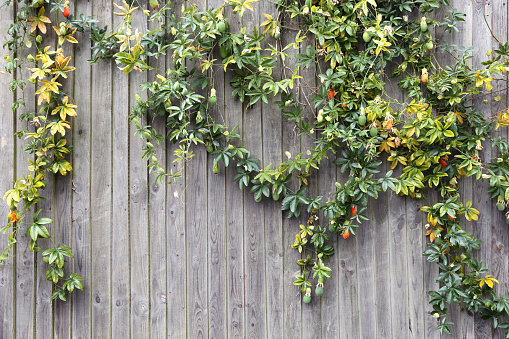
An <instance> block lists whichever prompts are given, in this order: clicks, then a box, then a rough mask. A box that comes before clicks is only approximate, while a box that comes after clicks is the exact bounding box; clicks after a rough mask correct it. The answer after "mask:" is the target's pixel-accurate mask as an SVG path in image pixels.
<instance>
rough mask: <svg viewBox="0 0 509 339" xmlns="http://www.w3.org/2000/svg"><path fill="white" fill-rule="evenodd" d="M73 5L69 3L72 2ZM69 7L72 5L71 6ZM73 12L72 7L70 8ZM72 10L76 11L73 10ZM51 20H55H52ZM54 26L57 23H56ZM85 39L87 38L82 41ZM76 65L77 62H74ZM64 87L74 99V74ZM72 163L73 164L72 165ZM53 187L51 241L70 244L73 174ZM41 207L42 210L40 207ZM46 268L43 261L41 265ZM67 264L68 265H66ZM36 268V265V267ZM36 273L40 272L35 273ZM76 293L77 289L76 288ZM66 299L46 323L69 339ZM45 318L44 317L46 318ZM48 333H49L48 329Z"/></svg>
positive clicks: (70, 48) (69, 47) (68, 48)
mask: <svg viewBox="0 0 509 339" xmlns="http://www.w3.org/2000/svg"><path fill="white" fill-rule="evenodd" d="M71 6H72V5H71ZM70 8H72V7H70ZM72 10H73V11H74V10H75V9H74V8H72ZM74 13H75V12H74ZM56 15H57V18H58V20H59V21H60V22H61V21H63V20H64V19H65V17H64V16H63V15H62V13H56ZM53 22H57V21H56V20H53ZM55 25H56V24H55ZM48 37H49V38H50V39H49V40H50V41H55V40H57V36H56V33H55V31H54V30H52V29H49V30H48ZM85 41H86V40H85ZM63 49H64V52H65V54H64V56H65V57H67V56H71V60H73V62H74V61H75V60H74V45H73V44H71V43H64V45H63ZM77 66H78V67H79V65H77ZM60 80H61V82H62V84H63V86H62V89H63V91H64V92H65V93H67V95H69V99H70V100H71V101H72V102H74V99H71V98H75V97H76V96H77V95H76V92H74V82H75V73H74V72H71V73H70V74H69V75H68V78H67V79H62V78H60ZM70 122H71V128H72V131H71V133H66V135H65V139H66V140H67V144H71V143H72V132H74V119H73V120H71V121H70ZM71 165H72V164H71ZM54 180H55V187H54V193H53V196H52V199H49V200H48V201H47V202H51V203H53V205H54V214H53V215H54V218H53V221H54V222H53V225H52V227H53V228H54V233H53V234H54V241H55V244H56V246H61V245H67V246H72V243H71V238H72V215H71V213H72V212H71V209H72V206H71V202H72V190H71V189H72V186H71V185H72V173H71V172H68V174H67V175H65V176H62V175H61V174H60V173H57V174H55V175H54ZM43 210H44V209H43ZM39 263H42V261H38V262H37V264H38V265H39ZM43 265H44V267H46V266H47V265H46V264H43ZM69 266H70V265H69ZM37 268H38V270H39V267H37ZM70 273H71V272H70V271H69V270H67V271H66V276H65V277H67V276H68V275H69V274H70ZM38 274H39V273H38ZM48 292H49V293H50V294H51V289H48ZM76 292H79V291H76ZM67 300H68V301H66V302H62V301H61V300H55V301H54V302H53V312H54V320H53V322H52V321H51V317H47V320H46V319H45V320H44V321H47V323H48V325H49V326H51V325H53V327H54V329H53V332H54V336H55V338H70V337H71V326H70V325H71V303H72V297H71V298H68V299H67ZM42 314H44V313H41V312H37V314H36V316H37V318H39V317H40V315H42ZM45 318H46V317H45ZM48 333H49V332H48ZM47 337H48V334H47V333H46V334H44V335H43V336H41V338H47Z"/></svg>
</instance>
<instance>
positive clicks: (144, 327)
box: [129, 2, 150, 338]
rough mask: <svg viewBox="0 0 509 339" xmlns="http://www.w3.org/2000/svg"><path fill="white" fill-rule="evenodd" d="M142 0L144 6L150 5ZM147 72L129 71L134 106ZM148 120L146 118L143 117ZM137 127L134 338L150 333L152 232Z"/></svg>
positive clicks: (132, 214) (137, 17)
mask: <svg viewBox="0 0 509 339" xmlns="http://www.w3.org/2000/svg"><path fill="white" fill-rule="evenodd" d="M148 8H150V7H149V4H148V3H147V2H145V3H143V5H142V7H141V9H142V10H145V9H148ZM132 24H133V27H135V28H137V29H138V30H139V31H140V32H144V31H146V30H147V17H146V16H145V14H144V13H143V12H142V11H141V10H139V11H137V12H136V13H135V14H134V15H133V21H132ZM147 76H148V75H147V72H131V73H130V74H129V102H130V103H131V105H130V109H132V108H133V107H134V105H135V103H136V99H135V95H136V94H138V95H140V97H141V98H142V99H145V98H146V94H145V93H144V92H142V91H141V88H140V86H139V84H140V83H142V82H146V81H147V80H148V78H147ZM140 120H142V121H141V123H142V124H144V123H147V118H143V119H140ZM147 124H148V123H147ZM134 132H135V127H134V126H133V125H132V124H131V125H130V133H129V229H130V232H129V234H130V258H129V261H130V267H131V335H132V337H133V338H147V337H148V336H149V331H150V329H149V327H150V319H149V312H150V311H149V302H150V301H149V273H148V268H149V261H150V260H149V254H150V248H149V235H148V219H149V218H148V213H147V212H148V193H149V192H148V178H147V163H146V160H144V159H142V155H143V152H142V151H141V149H142V148H143V147H145V146H146V144H145V142H146V141H145V139H141V138H139V136H138V135H136V136H135V135H134Z"/></svg>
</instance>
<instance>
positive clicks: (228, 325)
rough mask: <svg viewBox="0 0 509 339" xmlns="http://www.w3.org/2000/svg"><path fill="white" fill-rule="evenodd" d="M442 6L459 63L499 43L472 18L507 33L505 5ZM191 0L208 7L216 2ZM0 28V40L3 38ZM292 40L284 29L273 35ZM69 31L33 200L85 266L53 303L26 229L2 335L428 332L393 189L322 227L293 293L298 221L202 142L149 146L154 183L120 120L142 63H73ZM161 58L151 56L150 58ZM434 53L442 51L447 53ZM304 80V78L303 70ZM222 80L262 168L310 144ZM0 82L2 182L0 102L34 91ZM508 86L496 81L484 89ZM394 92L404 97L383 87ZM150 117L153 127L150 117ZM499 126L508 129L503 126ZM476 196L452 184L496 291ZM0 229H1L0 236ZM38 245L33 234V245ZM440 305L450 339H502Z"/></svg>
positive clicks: (6, 165)
mask: <svg viewBox="0 0 509 339" xmlns="http://www.w3.org/2000/svg"><path fill="white" fill-rule="evenodd" d="M451 2H452V4H453V5H455V6H456V7H458V8H459V10H460V11H462V12H465V13H466V14H467V16H466V21H465V22H464V23H462V24H460V25H459V27H460V32H458V33H455V34H453V35H451V36H450V35H444V34H443V31H441V30H438V31H437V32H436V38H437V39H438V40H439V41H442V40H443V39H444V40H445V41H449V42H451V43H455V44H458V45H464V46H474V47H475V49H474V52H473V55H474V56H475V59H474V60H473V64H474V65H479V64H480V62H481V61H483V60H485V59H486V51H487V50H489V49H494V48H496V47H498V43H496V41H495V40H494V39H493V38H492V36H491V33H490V30H489V29H488V27H487V25H486V23H485V22H484V17H483V15H486V19H487V22H488V23H489V25H490V27H491V29H492V30H493V33H494V34H496V35H497V36H499V37H500V38H502V39H504V40H507V38H508V26H507V25H508V20H507V19H508V7H509V6H508V4H507V2H506V0H487V1H486V0H454V1H451ZM197 3H198V5H201V6H208V7H217V6H219V5H220V4H221V3H222V2H221V1H220V0H208V1H204V0H199V1H197ZM178 6H180V4H179V5H178ZM71 7H72V11H73V13H78V14H81V13H83V14H85V15H94V16H95V17H96V18H97V19H98V20H99V21H100V22H101V23H105V24H108V26H109V27H112V26H114V25H117V24H118V23H119V22H120V21H119V19H118V18H117V17H116V16H114V15H113V11H112V9H113V8H112V1H106V0H88V1H74V2H73V4H71ZM255 8H256V9H255V11H254V12H248V13H246V14H245V16H244V18H243V19H242V20H240V19H238V18H237V17H236V16H230V24H231V29H232V30H238V29H240V27H241V26H247V27H253V26H254V25H259V23H260V22H261V21H262V20H263V16H262V13H274V12H275V9H274V8H273V5H272V4H271V3H270V2H268V1H261V2H259V3H257V4H256V5H255ZM438 15H442V16H443V15H446V13H444V12H443V13H439V14H438ZM12 16H13V11H12V7H8V8H4V9H2V11H0V18H1V19H0V30H1V31H2V32H5V31H6V30H7V27H8V26H9V24H10V22H11V20H12ZM134 25H136V26H137V27H139V28H140V29H141V30H144V29H146V28H150V27H151V26H150V25H151V24H150V23H147V21H146V20H145V19H144V18H143V16H142V15H139V16H135V18H134ZM147 26H148V27H147ZM0 38H1V39H2V43H3V42H4V41H5V39H6V38H5V36H4V35H2V36H1V37H0ZM292 38H293V37H292V36H291V34H289V33H285V34H284V35H283V39H284V40H286V42H287V43H288V42H289V41H290V40H291V39H292ZM78 40H80V41H81V42H82V43H81V44H79V45H77V46H76V47H75V48H74V51H73V53H72V56H73V59H72V61H71V63H72V64H73V65H75V66H76V67H77V69H76V71H75V72H73V74H72V76H71V77H70V78H69V79H68V81H67V83H66V84H65V87H66V90H67V91H69V92H71V93H72V95H73V97H74V98H75V103H76V104H77V105H78V107H79V108H78V117H77V118H75V119H74V120H73V130H72V133H70V135H68V139H69V142H70V143H71V144H72V145H73V146H74V151H73V153H72V155H71V156H70V157H71V162H72V164H73V167H74V170H73V172H72V173H71V174H69V175H67V176H66V177H61V176H54V177H53V176H50V177H48V181H49V184H48V188H47V189H46V190H45V191H44V194H45V196H46V197H47V198H48V200H46V201H45V202H42V203H41V204H40V205H41V207H42V208H44V210H45V211H47V213H46V215H45V216H48V217H50V218H53V219H54V220H55V222H54V224H52V225H50V232H51V233H52V234H53V236H54V238H55V240H56V242H57V244H64V243H65V244H70V245H71V246H72V249H73V254H74V260H73V261H72V265H73V269H74V271H75V272H77V273H78V274H79V275H80V276H82V277H83V279H84V281H83V283H84V290H83V291H77V292H75V293H74V294H73V296H72V297H70V298H69V300H68V301H67V302H61V301H55V302H53V303H52V302H51V301H50V296H51V293H52V290H51V288H52V287H51V283H49V282H48V281H46V280H44V272H45V266H46V264H45V263H43V262H42V258H41V254H40V253H39V254H36V255H34V254H33V252H31V251H30V250H29V248H28V241H25V239H23V237H22V236H21V235H22V234H23V233H24V228H25V227H26V226H24V228H23V229H22V231H21V232H20V241H19V242H18V243H17V245H16V247H15V251H14V254H15V255H14V256H13V257H11V258H10V259H9V260H10V261H9V263H8V264H7V265H5V266H3V267H2V268H1V270H0V338H1V339H7V338H20V339H25V338H32V337H33V338H70V337H72V338H92V337H93V338H110V337H111V338H128V337H129V338H134V339H138V338H163V337H168V338H193V339H194V338H218V339H220V338H255V339H258V338H291V339H294V338H327V339H328V338H438V337H439V334H438V332H437V331H436V330H435V328H436V326H437V323H436V320H435V319H434V318H433V317H432V316H431V315H430V314H429V312H430V310H431V307H430V305H429V304H428V302H429V296H428V295H427V291H428V290H430V289H436V288H437V283H436V282H435V279H436V275H437V271H436V269H437V267H435V266H436V265H434V264H429V263H427V262H426V261H425V259H424V258H423V257H422V252H423V250H424V249H425V248H426V246H425V244H426V238H425V237H424V233H425V229H424V224H425V220H424V217H423V214H422V212H420V211H419V207H420V202H419V201H416V200H413V199H404V198H401V197H399V196H397V195H395V194H394V193H388V194H382V195H381V196H380V198H379V199H378V200H377V201H371V202H370V206H369V217H370V221H369V222H366V223H365V224H363V225H362V227H360V228H359V230H358V234H357V236H355V237H350V239H348V240H344V239H342V238H341V239H337V238H334V239H332V242H333V245H334V246H335V247H336V248H337V251H336V254H335V255H334V256H333V257H332V258H331V260H330V262H329V265H330V266H331V267H332V268H333V278H332V279H330V280H328V281H327V282H326V286H325V293H324V296H323V297H322V298H321V299H320V298H317V297H314V298H313V300H312V302H311V303H310V304H303V303H302V302H301V295H300V292H299V289H298V288H297V287H295V286H294V285H293V284H292V283H293V281H294V276H295V274H296V273H297V272H299V267H298V266H297V265H296V261H297V259H298V258H299V253H298V252H297V251H296V250H294V249H292V248H291V244H292V243H293V242H294V239H295V233H296V231H297V229H298V227H299V226H298V225H299V223H300V222H299V220H296V219H287V218H286V217H285V216H284V215H283V213H282V212H281V209H280V203H279V202H274V201H272V200H271V199H264V200H263V201H262V202H261V203H256V202H255V201H254V199H253V196H252V194H250V193H249V192H243V191H240V190H239V188H238V185H237V183H234V182H233V177H234V175H235V173H234V170H233V169H232V168H228V169H227V170H225V169H224V168H221V170H220V172H219V173H218V174H213V173H212V157H211V156H210V155H209V154H207V153H206V151H205V149H204V148H196V150H195V151H194V152H195V154H196V156H195V157H194V158H193V159H192V160H191V161H190V163H189V165H188V166H184V165H183V164H181V163H173V162H172V159H173V158H172V154H173V150H174V148H175V146H174V145H173V144H171V143H165V144H162V145H160V146H157V150H158V154H159V159H160V160H161V159H163V160H164V159H165V161H166V164H167V168H173V169H175V170H177V169H178V170H182V171H183V174H184V176H183V177H182V178H181V179H180V180H177V181H176V182H175V183H174V184H172V185H168V186H164V185H156V184H155V183H154V177H153V176H149V175H148V173H147V167H146V163H145V162H144V161H142V160H141V151H140V149H141V146H142V144H141V140H139V138H138V137H136V138H135V137H133V128H132V126H129V124H128V118H127V116H128V113H129V111H130V109H131V107H132V105H133V102H134V96H135V94H136V93H141V91H140V88H139V87H138V86H137V84H138V83H140V82H143V81H148V80H152V79H153V75H149V74H147V73H138V72H136V73H132V74H130V75H129V76H126V75H122V74H121V71H119V70H118V69H117V68H116V66H115V65H113V64H112V63H108V62H101V63H100V64H98V65H93V66H92V65H90V64H89V63H88V62H87V60H88V59H90V56H91V52H90V49H89V46H88V45H87V44H88V43H87V42H86V41H87V38H86V37H84V36H83V35H78ZM303 48H305V46H304V47H303ZM28 53H32V54H34V51H33V50H28V49H25V50H24V51H23V53H22V55H21V57H23V56H26V55H27V54H28ZM291 53H294V54H293V56H294V55H295V54H296V53H298V51H292V52H291ZM291 56H292V55H291ZM170 58H171V57H170V56H168V58H167V59H166V60H164V59H160V60H159V61H158V62H157V64H154V65H153V66H154V67H157V68H159V69H164V68H165V67H166V66H167V65H169V64H170V63H171V59H170ZM438 58H439V59H440V61H442V62H447V61H448V60H450V59H448V58H450V57H449V56H448V55H447V54H445V53H439V54H438ZM2 62H4V61H3V58H2ZM288 62H289V63H290V64H292V63H294V62H295V60H294V59H292V58H290V60H289V61H288ZM278 67H279V71H281V65H279V66H278ZM27 73H28V71H27V70H25V69H21V70H18V73H17V74H18V76H19V74H22V75H23V77H24V78H25V79H26V78H27ZM304 76H305V78H306V79H307V81H311V83H310V84H311V85H313V84H314V83H313V81H314V80H312V79H314V72H313V71H312V70H311V71H306V74H304ZM230 79H231V75H230V74H227V75H223V74H222V73H221V72H218V76H217V78H216V89H217V95H218V97H219V98H220V100H219V102H218V107H219V109H218V112H216V114H218V117H219V116H220V117H221V118H222V119H224V121H225V123H226V125H228V126H235V125H237V124H238V125H239V128H240V131H241V132H248V133H243V135H244V141H243V142H244V144H245V146H246V147H247V148H248V149H249V150H251V151H252V155H253V156H255V157H257V158H259V159H261V160H262V165H263V166H266V165H267V164H269V163H273V164H275V163H278V162H279V161H280V160H281V159H282V157H284V153H285V152H286V151H289V152H291V153H292V154H297V153H299V152H301V151H305V150H306V149H308V148H309V147H310V146H311V145H312V140H309V139H305V138H300V137H298V136H297V135H296V133H295V130H294V129H293V127H292V126H291V125H290V124H288V123H285V119H284V118H282V117H281V113H280V112H279V110H278V109H277V107H275V106H274V105H264V106H261V105H259V104H258V105H256V106H255V107H254V108H253V109H250V110H248V111H246V110H245V109H244V108H243V106H242V105H241V104H240V103H239V102H238V101H237V100H231V99H230V96H231V91H232V89H231V87H230V86H229V81H230ZM0 80H1V87H0V95H1V97H2V98H3V100H2V101H1V103H0V105H1V107H2V113H1V114H0V173H1V175H0V191H1V192H5V191H7V190H8V189H9V188H10V187H11V186H12V181H13V180H14V179H15V178H18V177H19V176H21V175H22V174H23V173H25V172H26V171H27V169H26V168H27V164H28V159H29V156H28V155H27V153H24V152H23V145H24V140H20V139H17V138H15V137H14V136H13V130H14V129H15V128H23V127H24V123H22V122H20V121H19V120H18V117H17V116H15V115H13V113H12V111H11V108H10V106H11V104H12V102H13V101H14V100H16V99H18V98H20V97H21V96H23V97H24V98H25V100H26V101H27V106H28V107H27V108H26V109H27V110H33V109H35V108H36V103H35V100H34V90H33V87H32V86H27V87H26V89H25V90H24V91H23V92H21V91H18V93H17V94H16V95H13V94H12V92H10V91H9V90H8V88H7V83H8V82H9V81H10V80H12V75H9V74H3V75H0ZM506 85H507V83H503V84H502V83H499V84H497V86H499V87H498V88H495V90H497V89H502V88H505V87H506ZM394 87H395V86H394ZM393 94H394V95H399V97H400V98H401V99H404V97H403V96H402V95H401V94H398V93H397V90H393ZM507 94H508V93H507V90H502V91H500V92H499V95H500V96H501V98H502V99H501V100H500V101H498V102H495V101H490V104H488V105H483V104H482V101H480V102H478V103H476V105H477V106H478V108H479V109H482V111H483V112H485V113H489V112H496V111H500V110H501V109H504V108H507V106H508V102H507V101H508V96H507ZM19 113H22V112H19ZM155 125H157V126H164V121H156V122H155ZM500 133H501V134H502V135H503V136H505V137H507V132H506V131H505V130H504V131H502V132H500ZM483 152H484V156H483V158H488V157H489V155H490V153H491V151H490V148H489V147H486V148H485V150H484V151H483ZM331 160H333V159H331ZM315 174H316V173H315ZM314 178H317V179H315V180H312V181H311V184H310V187H309V190H310V191H311V192H313V193H318V192H321V193H322V194H323V195H324V196H325V199H326V198H327V195H328V194H329V195H330V193H331V192H332V189H333V186H334V182H336V181H338V182H343V181H345V179H346V178H345V176H344V174H342V173H341V172H340V171H338V169H337V168H336V167H335V166H334V165H332V161H331V162H329V163H328V164H322V168H321V169H320V172H319V174H316V175H315V176H314ZM485 192H486V183H483V182H480V181H475V182H474V181H472V180H466V181H465V182H464V184H462V194H463V195H464V197H465V200H469V199H472V200H473V201H474V206H475V207H476V208H478V209H479V210H480V211H481V217H480V219H479V221H477V222H475V223H470V224H467V225H465V227H466V229H468V230H473V232H474V234H475V235H476V236H477V237H478V238H480V239H482V241H483V247H482V248H483V249H482V250H481V251H478V253H476V257H477V258H478V259H480V260H482V261H484V262H485V263H486V265H487V267H489V268H490V272H492V274H493V275H494V276H495V277H496V278H497V279H498V280H499V281H500V284H497V287H496V288H497V291H499V292H500V293H508V292H509V291H508V286H509V274H508V273H509V265H508V254H509V234H508V228H507V226H506V225H505V220H504V216H503V214H502V213H499V212H498V211H496V208H495V204H494V201H493V200H491V199H489V197H488V195H487V194H486V193H485ZM48 214H49V215H48ZM6 215H7V208H6V205H5V204H1V205H0V216H2V218H4V217H5V216H6ZM2 220H4V221H2V223H3V222H5V219H2ZM6 239H7V235H3V234H1V235H0V243H1V244H2V246H4V245H5V244H6V242H7V240H6ZM48 245H49V244H48V243H47V242H44V241H40V246H41V247H42V248H43V249H44V248H45V247H47V246H48ZM451 314H452V316H451V317H452V321H454V322H455V325H454V326H453V333H454V334H453V336H452V337H454V338H474V337H475V338H491V337H500V338H501V337H502V331H499V330H497V331H493V330H492V329H491V324H490V323H488V322H486V321H484V320H481V319H480V317H479V316H478V315H475V316H473V315H472V314H470V313H468V312H466V311H465V310H463V309H459V308H458V307H457V306H455V305H453V306H452V307H451Z"/></svg>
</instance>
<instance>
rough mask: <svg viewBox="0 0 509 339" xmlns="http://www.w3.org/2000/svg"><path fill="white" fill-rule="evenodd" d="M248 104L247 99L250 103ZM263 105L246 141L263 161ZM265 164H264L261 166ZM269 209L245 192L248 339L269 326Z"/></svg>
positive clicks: (248, 117)
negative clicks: (267, 228)
mask: <svg viewBox="0 0 509 339" xmlns="http://www.w3.org/2000/svg"><path fill="white" fill-rule="evenodd" d="M253 8H254V11H253V12H251V11H247V12H246V13H244V16H243V18H242V25H243V26H244V27H246V31H247V32H248V34H251V33H252V32H253V28H254V27H257V28H258V26H259V24H260V16H261V13H260V10H259V3H257V4H255V5H254V6H253ZM246 101H247V100H246ZM262 104H263V103H262V102H261V101H259V102H257V103H256V104H255V105H254V106H252V107H249V106H248V107H247V108H246V109H245V110H244V120H243V124H244V126H243V127H244V128H243V131H244V133H243V141H244V145H245V147H246V148H247V149H248V150H250V151H251V156H253V157H255V158H258V159H261V157H262V155H263V147H264V145H263V143H262V142H260V141H262V140H263V131H262V108H261V106H262ZM260 165H261V164H260ZM264 214H265V208H264V204H263V203H262V202H259V203H257V202H256V201H255V199H254V195H253V193H251V192H250V191H249V190H248V189H244V273H245V283H244V286H245V311H244V312H245V319H246V320H245V321H246V326H245V334H244V336H245V338H253V339H255V338H264V337H266V336H267V327H266V320H267V315H266V311H267V310H266V305H265V303H266V291H265V287H266V286H265V225H264V222H263V221H264Z"/></svg>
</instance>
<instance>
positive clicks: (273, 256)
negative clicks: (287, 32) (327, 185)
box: [259, 1, 284, 338]
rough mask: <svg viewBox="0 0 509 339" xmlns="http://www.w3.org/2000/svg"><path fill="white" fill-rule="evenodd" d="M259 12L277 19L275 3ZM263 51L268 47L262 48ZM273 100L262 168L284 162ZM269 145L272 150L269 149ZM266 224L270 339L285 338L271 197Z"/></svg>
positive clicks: (278, 222) (277, 225)
mask: <svg viewBox="0 0 509 339" xmlns="http://www.w3.org/2000/svg"><path fill="white" fill-rule="evenodd" d="M259 11H260V12H261V13H267V14H270V15H273V16H275V15H276V14H277V11H276V8H275V6H274V5H273V4H272V3H269V2H267V1H263V2H260V3H259ZM262 48H268V46H267V45H265V46H264V45H262ZM273 76H274V78H276V79H280V78H281V62H280V60H279V59H278V60H277V61H276V63H275V67H274V70H273ZM276 99H277V98H274V97H273V96H272V95H270V96H269V98H268V100H269V104H268V105H262V107H261V111H262V131H263V133H262V136H261V137H262V143H263V145H264V147H263V151H262V155H261V159H260V160H261V161H262V164H261V166H262V167H263V168H264V167H266V166H268V165H269V164H273V167H275V166H276V164H278V163H279V162H280V161H281V156H282V153H283V152H282V140H281V129H282V122H281V113H280V112H279V110H278V109H277V106H275V104H274V101H276ZM269 145H270V147H269ZM262 203H263V204H264V211H265V214H264V224H265V288H266V302H265V303H266V309H267V324H266V325H267V338H282V337H283V322H284V319H283V244H282V242H281V239H282V234H283V213H282V211H281V207H280V201H277V202H276V201H274V200H273V199H272V197H270V198H268V199H265V198H264V199H263V201H262Z"/></svg>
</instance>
